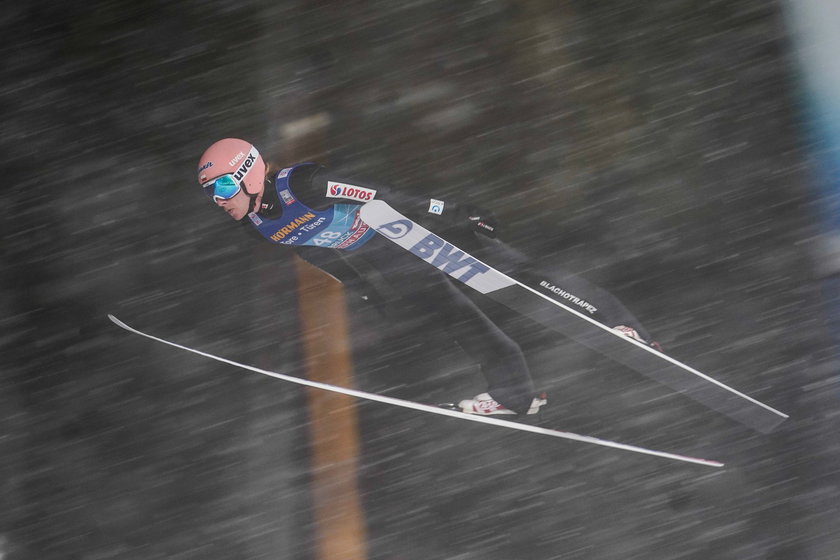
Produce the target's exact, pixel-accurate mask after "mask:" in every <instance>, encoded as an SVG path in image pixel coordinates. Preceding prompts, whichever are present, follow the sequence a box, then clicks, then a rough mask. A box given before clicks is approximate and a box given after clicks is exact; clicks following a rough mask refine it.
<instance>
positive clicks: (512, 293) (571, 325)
mask: <svg viewBox="0 0 840 560" xmlns="http://www.w3.org/2000/svg"><path fill="white" fill-rule="evenodd" d="M361 217H362V220H364V221H365V223H367V224H368V225H370V226H371V227H372V228H374V229H375V230H376V231H377V232H379V233H380V234H381V235H383V236H384V237H386V238H388V239H390V240H391V241H393V242H394V243H396V244H397V245H399V246H400V247H402V248H404V249H407V250H408V251H410V252H411V253H413V254H414V255H416V256H417V257H419V258H421V259H423V260H424V261H426V262H428V263H429V264H430V265H432V266H434V267H436V268H438V269H439V270H442V271H443V272H445V273H447V274H449V275H450V276H451V277H453V278H455V279H456V280H458V281H460V282H462V283H464V284H466V285H467V286H469V287H471V288H473V289H475V290H477V291H478V292H480V293H482V294H484V295H485V296H487V297H489V298H491V299H493V300H495V301H497V302H499V303H501V304H503V305H505V306H506V307H508V308H510V309H512V310H514V311H516V312H518V313H520V314H522V315H525V316H527V317H530V318H531V319H533V320H535V321H537V322H538V323H541V324H543V325H545V326H546V327H548V328H550V329H552V330H554V331H557V332H559V333H561V334H563V335H566V336H568V337H569V338H571V339H573V340H575V341H577V342H579V343H581V344H584V345H585V346H588V347H589V348H592V349H593V350H595V351H597V352H599V353H601V354H604V355H605V356H608V357H610V358H612V359H613V360H615V361H617V362H619V363H622V364H624V365H626V366H628V367H630V368H631V369H633V370H635V371H637V372H639V373H641V374H643V375H645V376H647V377H650V378H651V379H654V380H656V381H658V382H660V383H662V384H664V385H666V386H668V387H671V388H672V389H675V390H676V391H678V392H680V393H682V394H684V395H686V396H688V397H690V398H692V399H694V400H695V401H697V402H699V403H701V404H703V405H705V406H707V407H709V408H711V409H712V410H716V411H717V412H720V413H722V414H725V415H727V416H729V417H730V418H732V419H733V420H736V421H738V422H740V423H742V424H744V425H746V426H749V427H750V428H753V429H755V430H758V431H760V432H763V433H769V432H771V431H772V430H773V429H775V428H776V426H778V425H779V424H780V423H781V422H783V421H784V420H785V419H786V418H787V417H788V415H787V414H785V413H783V412H780V411H778V410H776V409H774V408H772V407H770V406H768V405H766V404H764V403H762V402H759V401H757V400H756V399H754V398H752V397H750V396H748V395H745V394H744V393H741V392H739V391H737V390H735V389H733V388H732V387H729V386H727V385H724V384H723V383H721V382H720V381H717V380H716V379H713V378H711V377H709V376H708V375H706V374H704V373H701V372H699V371H697V370H696V369H694V368H692V367H690V366H688V365H686V364H683V363H682V362H679V361H677V360H675V359H674V358H672V357H670V356H668V355H667V354H663V353H662V352H659V351H658V350H656V349H654V348H652V347H650V346H648V345H646V344H644V343H642V342H639V341H636V340H634V339H632V338H630V337H628V336H625V335H623V334H620V333H618V332H616V331H614V330H613V329H612V328H610V327H608V326H606V325H603V324H601V323H599V322H598V321H595V320H594V319H592V318H591V317H588V316H586V315H585V314H583V313H581V312H580V311H578V310H577V309H574V308H572V307H569V306H566V305H563V304H562V303H561V302H559V301H557V300H555V299H552V298H551V297H549V295H547V293H551V291H550V290H551V288H553V286H551V285H550V284H549V283H547V282H543V284H544V285H543V286H541V287H542V289H544V290H545V291H546V293H543V292H541V291H539V290H537V289H535V288H533V287H531V286H528V285H526V284H523V283H522V282H519V281H517V280H515V279H513V278H511V277H510V276H507V275H506V274H503V273H501V272H499V271H498V270H496V269H494V268H493V267H491V266H488V265H487V264H485V263H483V262H481V261H480V260H478V259H476V258H475V257H473V256H471V255H469V254H468V253H467V252H465V251H463V250H461V249H459V248H458V247H456V246H454V245H453V244H451V243H449V242H447V241H446V240H445V239H443V238H441V237H439V236H438V235H436V234H434V233H432V232H430V231H429V230H427V229H426V228H424V227H423V226H421V225H419V224H417V223H415V222H413V221H411V220H410V219H408V218H406V217H405V216H403V215H402V214H400V213H399V212H397V211H396V210H394V209H393V208H391V207H390V206H389V205H388V204H387V203H386V202H384V201H382V200H373V201H371V202H368V203H366V204H365V205H364V206H362V210H361Z"/></svg>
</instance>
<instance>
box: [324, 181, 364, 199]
mask: <svg viewBox="0 0 840 560" xmlns="http://www.w3.org/2000/svg"><path fill="white" fill-rule="evenodd" d="M327 196H328V197H329V198H349V199H351V200H358V201H359V202H368V201H370V200H373V197H375V196H376V191H375V190H374V189H368V188H366V187H357V186H356V185H348V184H345V183H327Z"/></svg>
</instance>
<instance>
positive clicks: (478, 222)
mask: <svg viewBox="0 0 840 560" xmlns="http://www.w3.org/2000/svg"><path fill="white" fill-rule="evenodd" d="M455 214H456V220H457V225H458V226H459V227H466V228H468V229H470V230H471V231H474V232H477V233H480V234H482V235H486V236H487V237H492V238H495V237H496V232H497V228H498V222H497V220H496V216H495V214H493V212H490V211H488V210H484V209H481V208H479V207H477V206H473V205H472V204H459V205H458V208H457V210H456V211H455Z"/></svg>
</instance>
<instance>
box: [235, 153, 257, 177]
mask: <svg viewBox="0 0 840 560" xmlns="http://www.w3.org/2000/svg"><path fill="white" fill-rule="evenodd" d="M255 161H257V154H255V153H254V151H253V150H251V153H250V154H248V157H246V158H245V161H243V162H242V165H240V166H239V169H237V170H236V173H234V174H233V178H234V179H236V180H237V181H241V180H242V179H244V178H245V175H247V174H248V171H249V170H250V169H251V166H252V165H254V162H255Z"/></svg>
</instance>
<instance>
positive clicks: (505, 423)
mask: <svg viewBox="0 0 840 560" xmlns="http://www.w3.org/2000/svg"><path fill="white" fill-rule="evenodd" d="M108 318H109V319H110V320H111V322H113V323H114V324H115V325H117V326H118V327H120V328H123V329H125V330H127V331H128V332H130V333H134V334H138V335H140V336H143V337H146V338H148V339H150V340H154V341H156V342H161V343H163V344H166V345H169V346H172V347H174V348H178V349H180V350H186V351H187V352H192V353H193V354H198V355H199V356H204V357H205V358H210V359H211V360H216V361H217V362H222V363H225V364H229V365H232V366H236V367H239V368H242V369H246V370H249V371H253V372H255V373H260V374H262V375H267V376H269V377H274V378H275V379H281V380H283V381H288V382H290V383H297V384H298V385H305V386H307V387H314V388H316V389H323V390H325V391H332V392H334V393H341V394H343V395H349V396H351V397H356V398H359V399H365V400H370V401H376V402H380V403H384V404H390V405H393V406H399V407H402V408H409V409H412V410H419V411H421V412H429V413H431V414H438V415H440V416H450V417H452V418H457V419H458V420H468V421H470V422H479V423H481V424H490V425H492V426H499V427H502V428H510V429H512V430H519V431H522V432H531V433H534V434H539V435H544V436H551V437H556V438H562V439H570V440H573V441H580V442H583V443H591V444H594V445H600V446H603V447H612V448H614V449H622V450H624V451H631V452H633V453H641V454H644V455H653V456H655V457H662V458H664V459H671V460H674V461H682V462H686V463H694V464H698V465H704V466H707V467H722V466H723V463H721V462H718V461H710V460H708V459H700V458H697V457H689V456H686V455H679V454H676V453H667V452H665V451H656V450H653V449H647V448H644V447H637V446H635V445H627V444H624V443H617V442H614V441H609V440H604V439H599V438H596V437H591V436H583V435H578V434H573V433H571V432H561V431H559V430H551V429H548V428H541V427H539V426H530V425H528V424H520V423H518V422H511V421H509V420H500V419H498V418H492V417H487V416H476V415H473V414H465V413H463V412H456V411H453V410H446V409H444V408H438V407H436V406H431V405H426V404H420V403H416V402H412V401H406V400H403V399H396V398H393V397H386V396H384V395H377V394H375V393H366V392H364V391H358V390H355V389H347V388H344V387H337V386H335V385H329V384H327V383H319V382H317V381H310V380H308V379H302V378H300V377H294V376H290V375H284V374H282V373H277V372H274V371H268V370H264V369H260V368H257V367H254V366H249V365H247V364H242V363H239V362H235V361H233V360H229V359H227V358H222V357H220V356H216V355H214V354H209V353H207V352H202V351H201V350H196V349H194V348H190V347H188V346H183V345H181V344H177V343H175V342H170V341H169V340H166V339H164V338H159V337H156V336H153V335H150V334H147V333H144V332H142V331H139V330H137V329H135V328H133V327H130V326H128V325H127V324H125V323H123V322H122V321H120V320H119V319H117V318H116V317H114V316H113V315H111V314H109V315H108Z"/></svg>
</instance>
